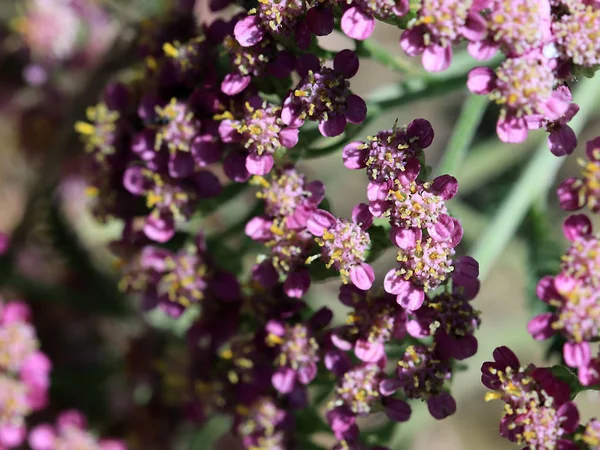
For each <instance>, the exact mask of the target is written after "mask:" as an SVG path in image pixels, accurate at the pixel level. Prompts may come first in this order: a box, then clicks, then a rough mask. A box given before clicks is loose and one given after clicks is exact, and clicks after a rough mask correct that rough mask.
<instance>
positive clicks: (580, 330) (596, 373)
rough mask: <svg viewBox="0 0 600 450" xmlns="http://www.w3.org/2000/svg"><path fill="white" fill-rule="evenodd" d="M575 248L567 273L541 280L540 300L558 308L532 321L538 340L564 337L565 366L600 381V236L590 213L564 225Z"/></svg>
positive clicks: (584, 381) (531, 328) (564, 268)
mask: <svg viewBox="0 0 600 450" xmlns="http://www.w3.org/2000/svg"><path fill="white" fill-rule="evenodd" d="M564 232H565V236H566V237H567V238H568V239H569V240H570V241H571V243H572V244H571V247H570V248H569V250H568V251H567V252H566V254H565V255H564V256H563V261H562V265H561V271H560V273H558V274H557V275H556V276H548V277H545V278H543V279H542V280H540V282H539V284H538V287H537V294H538V296H539V298H540V299H541V300H542V301H544V302H545V303H547V304H548V305H549V306H550V307H552V309H553V310H552V311H551V312H546V313H543V314H540V315H538V316H536V317H534V318H533V319H532V320H531V321H530V322H529V326H528V329H529V332H530V333H531V334H532V335H533V337H534V338H535V339H540V340H541V339H547V338H549V337H551V336H553V335H554V334H556V333H560V334H561V335H562V336H563V337H564V338H565V339H566V343H565V344H564V347H563V356H564V360H565V362H566V363H567V364H568V365H569V366H571V367H574V368H577V369H578V372H579V380H580V381H581V383H582V384H584V385H586V386H589V385H592V384H598V383H600V356H599V357H598V358H595V359H594V358H593V357H592V350H591V346H590V343H591V342H594V341H597V340H598V338H599V337H600V276H599V274H600V236H598V235H596V234H593V233H592V224H591V222H590V220H589V219H588V218H587V217H586V216H584V215H573V216H571V217H569V218H568V219H567V220H566V221H565V224H564Z"/></svg>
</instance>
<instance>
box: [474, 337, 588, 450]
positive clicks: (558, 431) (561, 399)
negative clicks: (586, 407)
mask: <svg viewBox="0 0 600 450" xmlns="http://www.w3.org/2000/svg"><path fill="white" fill-rule="evenodd" d="M481 372H482V382H483V384H484V385H485V386H486V387H487V388H489V389H491V390H492V392H488V393H487V394H486V400H495V399H500V400H502V401H504V403H505V415H504V417H503V419H502V422H501V425H500V434H501V435H502V436H503V437H505V438H507V439H509V440H511V441H513V442H516V443H517V444H519V445H526V446H527V447H526V448H530V449H555V448H569V449H570V448H576V447H575V446H574V445H573V443H572V442H571V441H570V440H569V439H568V438H567V435H568V434H570V433H572V432H573V431H575V429H576V428H577V427H578V425H579V413H578V411H577V407H576V406H575V404H573V403H572V402H570V401H569V394H570V389H569V387H568V385H567V384H565V383H563V382H561V381H558V380H557V379H555V378H554V376H553V375H552V372H550V370H548V369H539V368H536V367H535V366H533V365H529V366H527V367H523V366H520V363H519V360H518V359H517V357H516V356H515V354H514V353H513V352H512V351H511V350H510V349H508V348H507V347H498V348H497V349H496V350H495V351H494V362H486V363H484V364H483V365H482V367H481Z"/></svg>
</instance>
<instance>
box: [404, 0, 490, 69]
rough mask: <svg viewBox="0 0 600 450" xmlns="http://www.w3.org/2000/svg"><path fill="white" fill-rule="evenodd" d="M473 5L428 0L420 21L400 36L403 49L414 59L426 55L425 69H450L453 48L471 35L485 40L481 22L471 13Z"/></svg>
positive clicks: (420, 12) (447, 0)
mask: <svg viewBox="0 0 600 450" xmlns="http://www.w3.org/2000/svg"><path fill="white" fill-rule="evenodd" d="M470 4H471V2H470V1H465V2H456V1H453V0H441V1H440V0H424V1H422V2H421V8H420V9H419V11H418V12H417V18H416V20H414V21H412V22H410V23H409V27H408V29H407V30H406V31H404V33H402V36H401V37H400V46H401V47H402V49H403V50H404V51H405V52H406V53H407V54H408V55H410V56H416V55H421V54H422V55H423V57H422V62H423V67H424V68H425V70H427V71H429V72H440V71H442V70H446V69H447V68H448V67H449V66H450V62H451V60H452V45H453V44H454V43H455V42H457V41H458V40H459V39H460V38H462V37H463V36H464V35H465V34H468V35H469V36H470V37H472V38H475V37H477V38H482V37H483V35H484V31H483V29H482V27H481V19H479V18H478V17H477V15H475V14H473V13H470V11H469V7H470V6H471V5H470Z"/></svg>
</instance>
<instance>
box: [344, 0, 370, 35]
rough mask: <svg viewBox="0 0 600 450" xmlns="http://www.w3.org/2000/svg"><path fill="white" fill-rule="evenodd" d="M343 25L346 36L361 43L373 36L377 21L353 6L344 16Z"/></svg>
mask: <svg viewBox="0 0 600 450" xmlns="http://www.w3.org/2000/svg"><path fill="white" fill-rule="evenodd" d="M341 25H342V31H343V32H344V33H345V34H346V36H348V37H350V38H352V39H357V40H359V41H364V40H365V39H367V38H368V37H369V36H371V34H373V30H374V29H375V19H374V18H373V16H370V15H369V14H366V13H365V12H363V11H361V10H360V9H359V8H357V7H355V6H353V7H351V8H348V9H347V10H346V12H344V14H343V15H342V21H341Z"/></svg>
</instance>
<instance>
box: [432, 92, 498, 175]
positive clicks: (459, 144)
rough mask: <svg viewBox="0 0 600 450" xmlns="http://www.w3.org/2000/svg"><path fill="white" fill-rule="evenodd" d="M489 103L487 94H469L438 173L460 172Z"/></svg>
mask: <svg viewBox="0 0 600 450" xmlns="http://www.w3.org/2000/svg"><path fill="white" fill-rule="evenodd" d="M488 104H489V100H488V98H487V97H485V96H482V95H475V94H471V95H469V97H468V98H467V101H466V102H465V104H464V105H463V107H462V109H461V111H460V116H459V117H458V121H457V122H456V125H455V126H454V130H453V131H452V137H451V138H450V141H449V142H448V146H447V147H446V151H445V152H444V155H443V156H442V160H441V161H440V163H439V166H438V168H437V170H436V173H437V174H438V175H442V174H447V173H449V174H455V173H457V172H458V170H459V168H460V167H461V166H462V164H463V162H464V160H465V158H466V156H467V153H468V151H469V147H470V146H471V143H472V142H473V138H474V137H475V133H476V132H477V129H478V128H479V124H480V123H481V119H482V118H483V114H484V113H485V110H486V109H487V106H488Z"/></svg>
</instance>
